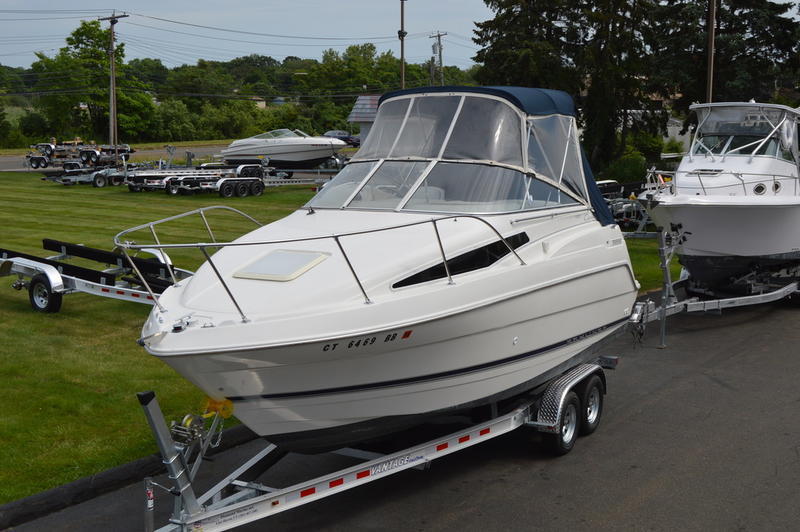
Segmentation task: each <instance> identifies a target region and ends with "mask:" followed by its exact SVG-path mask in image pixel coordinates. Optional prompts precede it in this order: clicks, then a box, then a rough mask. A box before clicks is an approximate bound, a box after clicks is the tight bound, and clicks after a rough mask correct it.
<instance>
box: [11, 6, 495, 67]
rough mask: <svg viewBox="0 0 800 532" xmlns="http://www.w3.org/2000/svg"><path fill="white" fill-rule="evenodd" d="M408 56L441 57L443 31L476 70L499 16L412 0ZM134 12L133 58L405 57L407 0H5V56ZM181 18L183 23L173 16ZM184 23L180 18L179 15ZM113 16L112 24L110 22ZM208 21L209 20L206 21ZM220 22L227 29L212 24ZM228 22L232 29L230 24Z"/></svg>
mask: <svg viewBox="0 0 800 532" xmlns="http://www.w3.org/2000/svg"><path fill="white" fill-rule="evenodd" d="M404 4H405V29H406V31H407V32H408V35H407V37H406V61H408V62H410V63H422V62H424V61H426V60H428V59H429V58H430V57H431V45H432V44H433V42H434V39H431V38H430V37H429V36H430V35H431V34H432V33H435V32H437V31H441V32H447V35H446V36H444V37H442V49H443V60H444V64H445V65H455V66H458V67H460V68H469V67H470V66H471V65H472V64H473V61H472V59H471V57H472V56H474V55H475V52H476V51H477V50H478V48H477V46H475V44H474V43H473V42H472V40H471V37H472V36H473V32H472V30H473V29H474V28H475V24H474V22H475V21H484V20H488V19H490V18H492V12H491V11H490V10H489V9H488V8H487V7H486V5H485V4H484V3H483V0H407V1H405V2H404ZM114 10H116V12H117V13H118V14H119V13H123V12H124V13H128V14H129V15H130V16H129V17H128V18H123V19H120V21H119V23H118V24H117V25H116V31H117V35H118V39H117V42H124V43H125V58H126V61H129V60H130V59H133V58H142V57H151V58H157V59H161V61H162V62H163V63H164V64H165V65H166V66H168V67H175V66H179V65H182V64H195V63H196V62H197V59H207V60H218V61H227V60H230V59H232V58H234V57H240V56H244V55H249V54H260V55H268V56H272V57H274V58H275V59H278V60H283V58H284V57H286V56H290V55H292V56H298V57H302V58H310V59H320V58H321V55H322V52H323V51H324V50H326V49H329V48H332V49H334V50H337V51H344V50H345V48H346V47H347V46H348V45H351V44H363V43H365V42H372V43H374V44H375V45H376V47H377V49H378V51H379V52H383V51H387V50H391V51H392V52H393V53H394V55H395V56H396V57H400V44H399V41H398V39H397V30H398V29H400V0H261V1H256V0H228V1H216V2H207V1H202V0H195V1H186V0H176V1H173V0H170V1H160V2H159V1H156V0H139V1H137V2H130V3H129V4H124V3H123V4H111V3H109V2H102V1H95V0H76V1H75V2H67V3H53V2H52V0H25V1H22V0H3V1H2V2H0V64H3V65H7V66H15V67H26V68H27V67H29V66H30V65H31V63H32V62H33V61H35V60H36V58H35V56H34V52H36V51H39V52H44V53H45V54H46V55H50V56H52V55H54V54H55V53H57V51H58V49H59V48H61V47H63V46H65V41H64V39H65V38H66V37H67V36H68V35H69V34H70V33H71V32H72V31H73V30H74V29H75V28H76V27H78V25H79V24H80V21H81V20H94V19H97V18H101V17H106V16H109V15H110V14H111V13H112V11H114ZM171 21H174V22H171ZM176 22H177V23H176ZM107 24H108V23H107V22H104V23H103V27H108V26H107ZM201 26H203V27H201ZM211 27H213V28H219V29H212V28H211ZM224 30H228V31H224Z"/></svg>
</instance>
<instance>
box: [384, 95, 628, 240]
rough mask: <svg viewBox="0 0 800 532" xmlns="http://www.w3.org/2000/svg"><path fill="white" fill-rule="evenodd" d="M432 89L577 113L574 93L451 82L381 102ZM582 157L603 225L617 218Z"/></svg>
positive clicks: (530, 111) (538, 112)
mask: <svg viewBox="0 0 800 532" xmlns="http://www.w3.org/2000/svg"><path fill="white" fill-rule="evenodd" d="M432 92H474V93H477V94H488V95H492V96H496V97H499V98H503V99H505V100H507V101H508V102H509V103H511V104H512V105H514V106H515V107H517V108H519V109H520V110H521V111H522V112H524V113H525V114H527V115H529V116H547V115H554V114H558V115H566V116H573V117H574V116H575V104H574V102H573V100H572V96H570V95H569V94H567V93H566V92H564V91H559V90H553V89H538V88H532V87H461V86H452V85H446V86H441V87H417V88H414V89H404V90H398V91H392V92H387V93H386V94H384V95H383V96H381V99H380V102H379V105H380V103H382V102H383V101H384V100H386V99H388V98H394V97H395V96H401V95H406V94H423V93H428V94H429V93H432ZM581 158H582V159H583V174H584V178H585V179H586V189H587V192H588V196H589V202H590V203H591V205H592V209H593V210H594V213H595V216H596V217H597V219H598V221H599V222H600V223H602V224H603V225H610V224H613V223H614V217H613V216H612V215H611V211H610V210H609V208H608V204H607V203H606V201H605V200H604V199H603V195H602V194H601V193H600V189H599V188H597V183H596V182H595V179H594V174H593V173H592V169H591V167H590V166H589V161H588V159H587V158H586V154H585V153H583V150H581Z"/></svg>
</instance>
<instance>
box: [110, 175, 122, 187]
mask: <svg viewBox="0 0 800 532" xmlns="http://www.w3.org/2000/svg"><path fill="white" fill-rule="evenodd" d="M110 182H111V186H112V187H118V186H120V185H121V184H122V178H121V177H119V176H111V179H110Z"/></svg>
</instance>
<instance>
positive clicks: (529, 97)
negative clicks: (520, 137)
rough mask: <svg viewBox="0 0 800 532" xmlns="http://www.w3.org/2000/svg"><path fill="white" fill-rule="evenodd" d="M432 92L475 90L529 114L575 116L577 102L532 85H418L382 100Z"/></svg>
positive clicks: (390, 93) (391, 94) (388, 93)
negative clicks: (497, 98) (498, 98)
mask: <svg viewBox="0 0 800 532" xmlns="http://www.w3.org/2000/svg"><path fill="white" fill-rule="evenodd" d="M425 92H427V93H431V92H474V93H478V94H490V95H492V96H497V97H500V98H504V99H505V100H508V102H510V103H511V104H512V105H514V106H515V107H518V108H519V109H520V110H522V111H523V112H525V114H528V115H552V114H559V115H568V116H575V104H574V103H573V102H572V97H571V96H570V95H569V94H567V93H566V92H564V91H558V90H553V89H535V88H531V87H460V86H444V87H418V88H415V89H405V90H399V91H392V92H387V93H386V94H384V95H383V96H382V97H381V100H380V101H381V102H383V100H385V99H387V98H394V97H395V96H401V95H403V94H420V93H425Z"/></svg>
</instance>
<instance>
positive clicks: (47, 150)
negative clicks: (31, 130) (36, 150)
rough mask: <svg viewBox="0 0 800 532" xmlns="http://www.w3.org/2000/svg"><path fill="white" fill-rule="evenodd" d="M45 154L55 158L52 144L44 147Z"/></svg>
mask: <svg viewBox="0 0 800 532" xmlns="http://www.w3.org/2000/svg"><path fill="white" fill-rule="evenodd" d="M44 154H45V155H47V156H48V157H52V156H53V146H52V145H51V144H47V145H46V146H45V147H44Z"/></svg>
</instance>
